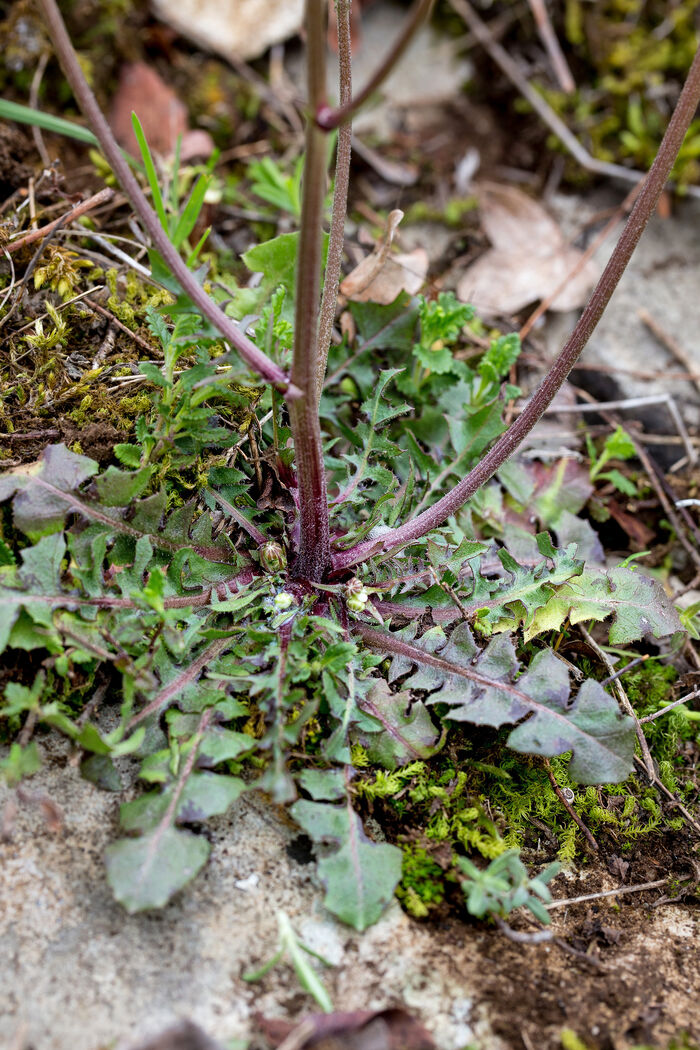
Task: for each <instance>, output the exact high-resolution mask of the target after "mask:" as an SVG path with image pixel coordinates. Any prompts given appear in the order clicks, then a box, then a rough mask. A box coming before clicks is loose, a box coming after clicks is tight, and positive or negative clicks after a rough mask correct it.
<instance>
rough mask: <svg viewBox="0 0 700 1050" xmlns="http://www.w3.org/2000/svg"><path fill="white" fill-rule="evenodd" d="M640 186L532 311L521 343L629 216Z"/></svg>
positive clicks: (630, 193) (635, 187)
mask: <svg viewBox="0 0 700 1050" xmlns="http://www.w3.org/2000/svg"><path fill="white" fill-rule="evenodd" d="M641 185H642V184H641V182H640V183H638V184H637V185H636V186H633V187H632V189H631V190H630V192H629V193H628V194H627V196H626V197H625V199H624V200H623V202H622V204H621V205H620V207H619V208H617V209H616V210H615V214H614V215H613V216H612V218H611V219H610V221H609V222H608V223H606V225H605V226H604V227H603V229H602V230H601V231H600V233H599V234H598V236H597V237H594V238H593V240H592V241H591V243H590V244H589V245H588V247H587V248H586V250H585V251H584V252H581V254H580V256H579V258H578V262H577V263H576V265H575V266H574V268H573V269H572V270H571V271H570V272H569V273H568V274H567V275H566V277H565V278H564V279H563V281H561V283H560V284H558V285H557V287H556V288H555V289H554V290H553V291H551V292H550V293H549V295H548V296H547V297H546V298H545V299H543V300H542V302H541V303H540V304H539V305H538V306H537V307H536V308H535V309H534V310H533V311H532V313H531V314H530V316H529V317H528V319H527V321H526V322H525V324H524V325H523V326H522V328H521V329H520V339H521V341H524V340H525V339H526V338H527V336H528V335H529V334H530V332H531V331H532V329H533V327H534V326H535V324H536V323H537V322H538V321H539V319H540V317H542V316H543V315H544V314H546V312H547V310H549V308H550V306H551V305H552V303H553V302H554V300H555V299H556V298H557V297H558V296H559V295H561V293H562V292H563V291H564V289H565V288H566V287H567V285H568V284H569V282H570V281H573V279H574V277H577V276H578V274H579V273H580V272H581V270H583V268H584V266H585V265H586V263H587V262H589V260H590V259H592V258H593V256H594V255H595V253H596V252H597V251H598V249H599V248H600V246H601V244H603V243H604V242H605V241H606V240H607V239H608V237H609V236H610V234H611V233H612V232H613V230H614V229H615V227H616V226H617V225H618V223H619V222H620V221H621V220H622V219H623V218H624V216H625V215H627V214H629V210H630V208H631V207H632V205H633V204H634V201H635V200H636V197H637V194H638V193H639V191H640V189H641Z"/></svg>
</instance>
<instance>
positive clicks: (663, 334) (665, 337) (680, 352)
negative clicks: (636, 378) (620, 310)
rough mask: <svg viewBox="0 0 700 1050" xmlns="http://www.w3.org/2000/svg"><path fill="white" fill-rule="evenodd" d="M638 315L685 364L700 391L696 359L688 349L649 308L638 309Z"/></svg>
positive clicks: (682, 363)
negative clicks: (662, 324) (660, 322)
mask: <svg viewBox="0 0 700 1050" xmlns="http://www.w3.org/2000/svg"><path fill="white" fill-rule="evenodd" d="M637 317H638V318H639V320H640V321H641V322H642V324H645V325H646V326H647V328H648V329H649V331H650V332H651V334H652V335H653V336H655V337H656V339H658V341H659V342H660V343H661V345H662V346H665V347H666V349H667V350H668V352H669V353H670V354H671V355H672V356H673V357H675V359H676V361H678V362H679V363H680V364H681V365H683V367H684V368H685V369H686V370H687V371H688V372H689V373H691V374H692V382H693V384H694V385H695V389H696V390H697V391H698V392H699V393H700V376H698V375H697V374H694V368H695V361H694V360H693V358H692V357H691V355H690V354H689V353H688V351H687V350H686V349H684V347H682V346H681V345H680V343H678V342H676V340H675V339H674V338H673V336H671V335H669V333H668V332H667V331H666V330H665V329H664V328H662V327H661V325H660V324H659V322H658V321H657V320H656V319H655V318H653V317H652V316H651V314H650V313H649V311H648V310H644V309H642V310H638V311H637Z"/></svg>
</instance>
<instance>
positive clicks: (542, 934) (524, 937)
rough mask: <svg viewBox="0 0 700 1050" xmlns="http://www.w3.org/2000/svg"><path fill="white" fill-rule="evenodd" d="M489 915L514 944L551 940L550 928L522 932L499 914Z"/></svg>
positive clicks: (538, 942) (539, 942)
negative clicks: (533, 931)
mask: <svg viewBox="0 0 700 1050" xmlns="http://www.w3.org/2000/svg"><path fill="white" fill-rule="evenodd" d="M491 917H492V919H493V921H494V922H495V923H496V926H498V928H499V930H500V931H501V933H503V934H505V936H506V937H507V938H508V940H509V941H513V943H514V944H544V943H545V941H551V940H552V938H553V937H554V934H553V933H552V931H551V930H537V932H536V933H524V932H521V931H520V930H514V929H513V927H512V926H509V925H508V923H507V922H505V921H504V920H503V919H502V918H501V917H500V915H493V916H491Z"/></svg>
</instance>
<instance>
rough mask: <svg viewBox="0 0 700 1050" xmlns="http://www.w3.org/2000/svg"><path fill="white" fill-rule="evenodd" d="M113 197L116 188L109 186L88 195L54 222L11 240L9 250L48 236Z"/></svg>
mask: <svg viewBox="0 0 700 1050" xmlns="http://www.w3.org/2000/svg"><path fill="white" fill-rule="evenodd" d="M113 197H114V190H112V189H110V188H109V187H108V186H107V187H105V189H103V190H100V191H99V193H95V194H93V196H92V197H88V199H87V200H86V201H81V202H80V203H79V204H76V205H75V207H73V208H71V209H70V211H68V212H66V214H65V215H62V216H61V217H60V218H58V219H54V221H53V222H49V223H47V225H46V226H42V227H41V228H40V229H38V230H32V231H31V232H30V233H25V235H24V236H23V237H20V238H19V239H18V240H16V241H9V242H8V244H7V250H8V252H16V251H19V249H20V248H26V247H27V245H28V244H33V243H34V241H39V240H41V239H42V238H43V237H46V236H48V234H49V233H51V232H52V231H53V230H56V229H58V227H59V226H65V224H66V223H67V222H72V221H73V219H79V218H80V216H81V215H85V213H86V212H88V211H91V210H92V209H93V208H97V207H99V205H100V204H106V203H107V201H111V200H112V198H113Z"/></svg>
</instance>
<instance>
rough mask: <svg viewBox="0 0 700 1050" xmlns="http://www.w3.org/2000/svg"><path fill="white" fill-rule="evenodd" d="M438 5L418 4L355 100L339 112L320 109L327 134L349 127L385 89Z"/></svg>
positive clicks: (425, 1)
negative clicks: (395, 69)
mask: <svg viewBox="0 0 700 1050" xmlns="http://www.w3.org/2000/svg"><path fill="white" fill-rule="evenodd" d="M434 2H435V0H416V2H415V4H414V5H413V8H412V10H411V11H410V12H409V15H408V17H407V19H406V23H405V25H404V27H403V29H402V31H401V33H400V34H399V37H398V39H397V40H396V41H395V42H394V44H393V45H392V47H391V48H390V49H389V52H388V54H387V55H385V57H384V60H383V61H382V63H381V65H380V66H379V68H378V69H377V70H376V71H375V73H374V75H373V76H371V77H370V79H369V80H368V81H367V83H366V84H365V86H364V87H363V88H362V90H361V91H360V92H359V93H358V94H357V95H356V96H355V98H351V99H350V100H349V101H347V102H342V100H341V105H340V106H338V108H337V109H332V108H331V107H330V106H325V105H323V106H318V108H317V109H316V123H317V124H318V126H319V127H320V128H323V129H324V131H333V130H334V129H335V128H338V127H340V125H341V124H345V123H347V121H349V120H351V119H352V117H353V115H354V114H355V113H356V112H357V111H358V109H359V108H360V106H363V105H364V103H365V102H366V101H367V99H368V98H369V97H370V96H371V95H373V94H374V92H375V91H377V90H378V89H379V88H380V87H381V86H382V84H383V83H384V81H385V80H386V78H387V77H388V76H389V75H390V74H391V72H392V71H393V69H394V67H395V66H396V64H397V62H398V61H399V60H400V59H401V58H402V56H403V54H404V52H405V51H406V48H407V47H408V45H409V44H410V43H411V40H412V39H413V37H414V36H415V34H416V31H417V30H418V29H419V28H420V27H421V25H422V24H423V22H425V20H426V18H427V17H428V15H429V14H430V11H431V9H432V6H433V3H434ZM338 26H339V27H340V12H338Z"/></svg>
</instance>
